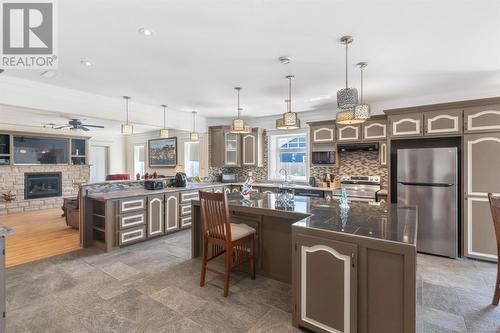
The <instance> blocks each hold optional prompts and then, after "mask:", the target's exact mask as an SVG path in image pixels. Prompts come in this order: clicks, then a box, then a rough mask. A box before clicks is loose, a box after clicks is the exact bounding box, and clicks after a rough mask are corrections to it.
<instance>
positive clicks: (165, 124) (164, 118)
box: [163, 105, 167, 128]
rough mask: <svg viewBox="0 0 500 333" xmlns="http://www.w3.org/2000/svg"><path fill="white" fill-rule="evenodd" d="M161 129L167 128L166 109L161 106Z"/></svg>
mask: <svg viewBox="0 0 500 333" xmlns="http://www.w3.org/2000/svg"><path fill="white" fill-rule="evenodd" d="M163 128H167V107H166V106H165V105H163Z"/></svg>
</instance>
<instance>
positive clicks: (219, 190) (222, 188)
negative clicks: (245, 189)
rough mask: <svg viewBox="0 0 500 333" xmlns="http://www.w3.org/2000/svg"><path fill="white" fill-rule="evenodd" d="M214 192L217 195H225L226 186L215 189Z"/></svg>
mask: <svg viewBox="0 0 500 333" xmlns="http://www.w3.org/2000/svg"><path fill="white" fill-rule="evenodd" d="M214 192H215V193H224V192H225V191H224V186H220V187H214Z"/></svg>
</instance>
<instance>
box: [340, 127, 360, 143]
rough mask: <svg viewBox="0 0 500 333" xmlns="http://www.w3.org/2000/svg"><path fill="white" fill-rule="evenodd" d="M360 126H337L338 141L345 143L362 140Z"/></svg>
mask: <svg viewBox="0 0 500 333" xmlns="http://www.w3.org/2000/svg"><path fill="white" fill-rule="evenodd" d="M359 132H360V126H359V125H339V126H337V134H338V138H337V140H338V141H339V142H343V141H358V140H360V139H361V136H360V133H359Z"/></svg>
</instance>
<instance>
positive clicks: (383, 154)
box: [378, 142, 387, 166]
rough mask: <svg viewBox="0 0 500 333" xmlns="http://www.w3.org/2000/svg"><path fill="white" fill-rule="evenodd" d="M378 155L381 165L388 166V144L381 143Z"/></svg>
mask: <svg viewBox="0 0 500 333" xmlns="http://www.w3.org/2000/svg"><path fill="white" fill-rule="evenodd" d="M378 153H379V163H380V165H381V166H387V142H381V143H380V145H379V149H378Z"/></svg>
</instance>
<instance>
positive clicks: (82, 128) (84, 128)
mask: <svg viewBox="0 0 500 333" xmlns="http://www.w3.org/2000/svg"><path fill="white" fill-rule="evenodd" d="M80 129H81V130H83V131H85V132H88V131H90V130H89V129H88V128H87V127H83V126H80Z"/></svg>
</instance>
